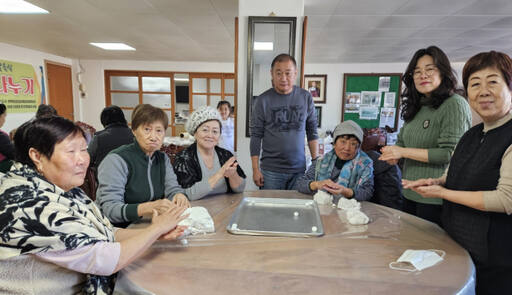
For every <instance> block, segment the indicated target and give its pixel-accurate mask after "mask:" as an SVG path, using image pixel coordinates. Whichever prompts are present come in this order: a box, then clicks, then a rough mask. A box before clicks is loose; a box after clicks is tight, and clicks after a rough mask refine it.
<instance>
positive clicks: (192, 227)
mask: <svg viewBox="0 0 512 295" xmlns="http://www.w3.org/2000/svg"><path fill="white" fill-rule="evenodd" d="M185 214H190V215H189V216H188V217H187V218H186V219H184V220H182V221H180V223H179V224H178V225H184V226H188V228H187V230H186V231H185V233H189V234H192V235H197V234H206V233H213V232H215V225H214V224H213V219H212V217H211V216H210V213H208V210H206V208H204V207H199V206H198V207H192V208H187V210H185V212H183V215H185Z"/></svg>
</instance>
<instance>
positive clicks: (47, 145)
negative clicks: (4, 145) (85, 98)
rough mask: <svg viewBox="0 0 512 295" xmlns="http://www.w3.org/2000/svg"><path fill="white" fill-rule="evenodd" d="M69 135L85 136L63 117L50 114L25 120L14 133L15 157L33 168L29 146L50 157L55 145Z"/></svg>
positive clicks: (77, 127)
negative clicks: (49, 115) (50, 115)
mask: <svg viewBox="0 0 512 295" xmlns="http://www.w3.org/2000/svg"><path fill="white" fill-rule="evenodd" d="M70 135H72V136H77V135H79V136H83V137H84V139H85V138H86V137H85V133H84V131H83V130H82V128H80V127H79V126H78V125H76V124H75V123H74V122H72V121H70V120H68V119H66V118H63V117H59V116H52V117H47V118H41V119H34V120H30V121H28V122H25V123H23V125H21V126H20V127H19V128H18V129H17V130H16V133H15V134H14V147H15V148H16V155H15V159H16V161H18V162H20V163H22V164H26V165H28V166H30V167H32V168H34V167H35V164H34V163H33V162H32V159H30V157H29V155H28V151H29V150H30V148H34V149H36V150H37V151H38V152H40V153H41V154H42V155H44V156H45V157H47V158H48V159H50V158H51V157H52V155H53V151H54V149H55V145H56V144H58V143H60V142H62V141H63V140H64V139H66V138H67V137H68V136H70Z"/></svg>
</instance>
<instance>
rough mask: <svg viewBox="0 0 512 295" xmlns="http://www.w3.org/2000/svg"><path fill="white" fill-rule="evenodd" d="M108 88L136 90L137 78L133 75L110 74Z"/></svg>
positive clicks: (137, 86)
mask: <svg viewBox="0 0 512 295" xmlns="http://www.w3.org/2000/svg"><path fill="white" fill-rule="evenodd" d="M110 90H124V91H138V90H139V78H138V77H133V76H132V77H127V76H110Z"/></svg>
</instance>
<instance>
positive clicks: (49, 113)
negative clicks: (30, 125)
mask: <svg viewBox="0 0 512 295" xmlns="http://www.w3.org/2000/svg"><path fill="white" fill-rule="evenodd" d="M53 116H58V114H57V110H56V109H55V108H54V107H53V106H51V105H49V104H40V105H39V107H37V112H36V119H41V118H47V117H53Z"/></svg>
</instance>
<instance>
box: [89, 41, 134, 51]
mask: <svg viewBox="0 0 512 295" xmlns="http://www.w3.org/2000/svg"><path fill="white" fill-rule="evenodd" d="M89 44H91V45H93V46H96V47H99V48H101V49H105V50H135V48H133V47H131V46H128V45H126V44H124V43H92V42H91V43H89Z"/></svg>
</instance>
